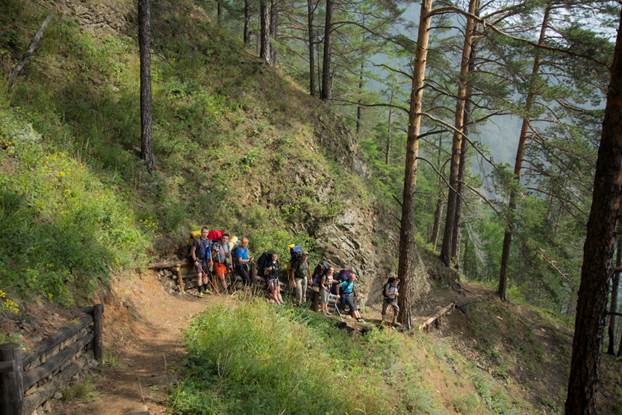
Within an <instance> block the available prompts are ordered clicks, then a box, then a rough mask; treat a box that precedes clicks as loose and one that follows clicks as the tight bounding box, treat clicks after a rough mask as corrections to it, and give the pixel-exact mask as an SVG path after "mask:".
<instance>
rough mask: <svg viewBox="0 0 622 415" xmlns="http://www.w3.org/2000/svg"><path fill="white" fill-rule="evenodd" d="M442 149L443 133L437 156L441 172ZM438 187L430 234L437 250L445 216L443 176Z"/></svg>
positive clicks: (430, 240)
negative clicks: (442, 219)
mask: <svg viewBox="0 0 622 415" xmlns="http://www.w3.org/2000/svg"><path fill="white" fill-rule="evenodd" d="M442 149H443V137H442V136H441V135H439V136H438V153H437V156H436V166H437V168H438V170H439V171H440V172H442V171H443V167H442V161H443V160H442V157H441V156H442ZM437 182H438V184H437V188H438V197H437V199H436V209H434V225H432V233H431V234H430V239H429V240H428V242H430V243H431V244H432V246H433V248H434V250H435V251H436V247H437V245H438V235H439V233H440V230H441V217H442V216H443V192H442V191H441V189H442V187H441V186H443V180H442V179H441V177H440V176H439V177H438V180H437Z"/></svg>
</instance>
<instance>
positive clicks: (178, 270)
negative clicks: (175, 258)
mask: <svg viewBox="0 0 622 415" xmlns="http://www.w3.org/2000/svg"><path fill="white" fill-rule="evenodd" d="M175 273H176V274H177V285H179V292H180V293H182V294H183V293H184V292H185V290H186V286H185V285H184V277H183V276H182V275H181V265H179V264H177V265H176V266H175Z"/></svg>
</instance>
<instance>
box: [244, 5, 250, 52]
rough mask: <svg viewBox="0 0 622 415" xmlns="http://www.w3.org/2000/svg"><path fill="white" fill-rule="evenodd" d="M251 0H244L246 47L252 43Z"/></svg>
mask: <svg viewBox="0 0 622 415" xmlns="http://www.w3.org/2000/svg"><path fill="white" fill-rule="evenodd" d="M248 3H249V0H244V47H246V48H248V47H250V45H251V33H250V31H251V9H250V5H249V4H248Z"/></svg>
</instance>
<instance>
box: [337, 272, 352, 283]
mask: <svg viewBox="0 0 622 415" xmlns="http://www.w3.org/2000/svg"><path fill="white" fill-rule="evenodd" d="M350 275H352V270H350V269H342V270H341V271H339V272H338V273H337V276H336V277H335V279H336V280H337V281H339V282H342V281H347V280H348V278H350Z"/></svg>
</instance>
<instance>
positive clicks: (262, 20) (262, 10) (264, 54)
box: [259, 0, 271, 65]
mask: <svg viewBox="0 0 622 415" xmlns="http://www.w3.org/2000/svg"><path fill="white" fill-rule="evenodd" d="M267 1H268V0H260V1H259V27H260V33H261V34H260V40H259V57H260V58H261V59H263V61H264V62H265V63H267V64H268V65H269V64H270V56H271V54H270V10H269V8H268V4H267Z"/></svg>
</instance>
